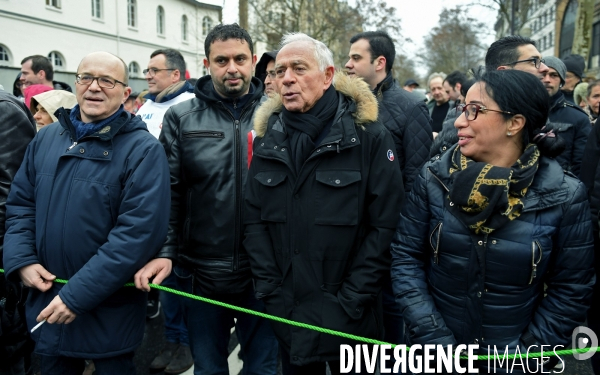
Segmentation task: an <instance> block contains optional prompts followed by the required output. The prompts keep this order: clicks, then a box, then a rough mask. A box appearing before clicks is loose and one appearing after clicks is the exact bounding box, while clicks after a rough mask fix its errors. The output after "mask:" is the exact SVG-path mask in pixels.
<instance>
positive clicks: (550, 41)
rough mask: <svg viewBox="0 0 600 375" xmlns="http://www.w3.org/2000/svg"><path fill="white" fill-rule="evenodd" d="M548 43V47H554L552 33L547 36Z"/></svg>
mask: <svg viewBox="0 0 600 375" xmlns="http://www.w3.org/2000/svg"><path fill="white" fill-rule="evenodd" d="M548 41H549V43H550V47H554V35H553V33H552V31H550V34H548Z"/></svg>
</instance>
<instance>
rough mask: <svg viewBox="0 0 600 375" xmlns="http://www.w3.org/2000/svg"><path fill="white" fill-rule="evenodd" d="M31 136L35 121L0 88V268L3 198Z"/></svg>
mask: <svg viewBox="0 0 600 375" xmlns="http://www.w3.org/2000/svg"><path fill="white" fill-rule="evenodd" d="M34 136H35V120H34V119H33V116H32V115H31V112H30V111H29V110H28V109H27V107H25V104H23V102H22V101H20V100H19V99H17V98H16V97H15V96H14V95H11V94H9V93H7V92H6V91H2V90H0V268H2V253H3V245H2V244H3V243H4V231H5V229H4V222H5V220H6V197H8V193H9V191H10V184H11V182H12V180H13V178H14V177H15V174H16V173H17V170H18V169H19V167H20V166H21V162H22V161H23V155H25V149H26V148H27V145H28V144H29V142H30V141H31V140H32V139H33V137H34Z"/></svg>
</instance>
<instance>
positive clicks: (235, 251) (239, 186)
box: [221, 101, 255, 271]
mask: <svg viewBox="0 0 600 375" xmlns="http://www.w3.org/2000/svg"><path fill="white" fill-rule="evenodd" d="M254 102H255V101H252V103H250V105H248V106H246V108H244V109H243V110H242V113H241V114H240V120H236V119H235V117H234V116H233V113H231V111H230V110H229V109H227V107H225V105H224V104H223V103H221V106H223V109H225V111H227V112H228V113H229V115H230V116H231V118H232V119H233V124H234V130H235V137H234V147H235V166H234V170H235V172H236V174H235V190H236V197H235V207H236V220H235V236H234V241H235V243H234V244H233V259H232V263H233V264H232V266H233V270H234V271H237V270H238V268H239V237H240V234H239V232H240V228H241V225H240V221H241V220H242V208H241V204H240V201H241V198H242V168H241V165H242V163H241V162H240V157H241V154H242V150H241V145H240V124H241V120H242V119H243V118H244V114H245V113H246V112H248V108H250V107H252V106H253V104H254ZM234 108H236V109H237V107H236V106H235V103H234Z"/></svg>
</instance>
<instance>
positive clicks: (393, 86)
mask: <svg viewBox="0 0 600 375" xmlns="http://www.w3.org/2000/svg"><path fill="white" fill-rule="evenodd" d="M375 96H376V97H377V101H378V102H379V118H378V120H379V122H381V123H382V124H383V125H384V126H385V127H386V128H387V130H389V131H390V133H392V138H393V139H394V144H395V145H396V155H397V156H398V161H399V162H400V169H401V170H402V181H404V191H406V192H409V191H410V188H411V186H412V184H413V181H414V180H415V178H416V177H417V175H418V174H419V170H420V169H421V167H422V166H423V164H425V162H426V161H427V160H429V149H430V148H431V142H432V140H433V133H432V130H431V116H429V111H428V110H427V106H425V103H424V102H422V101H419V100H417V99H416V98H415V96H413V95H412V94H411V93H409V92H408V91H406V90H404V89H403V88H402V87H400V86H399V85H398V83H397V82H396V80H394V78H393V77H392V74H391V73H388V75H387V77H386V78H385V79H384V80H383V81H381V83H380V84H379V85H377V87H376V88H375Z"/></svg>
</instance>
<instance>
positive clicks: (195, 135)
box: [183, 130, 225, 138]
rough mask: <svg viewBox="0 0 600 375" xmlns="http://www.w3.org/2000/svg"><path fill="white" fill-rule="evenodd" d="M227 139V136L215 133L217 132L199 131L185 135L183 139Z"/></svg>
mask: <svg viewBox="0 0 600 375" xmlns="http://www.w3.org/2000/svg"><path fill="white" fill-rule="evenodd" d="M199 137H206V138H225V134H224V133H223V132H219V131H215V130H197V131H191V132H187V133H184V134H183V138H199Z"/></svg>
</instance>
